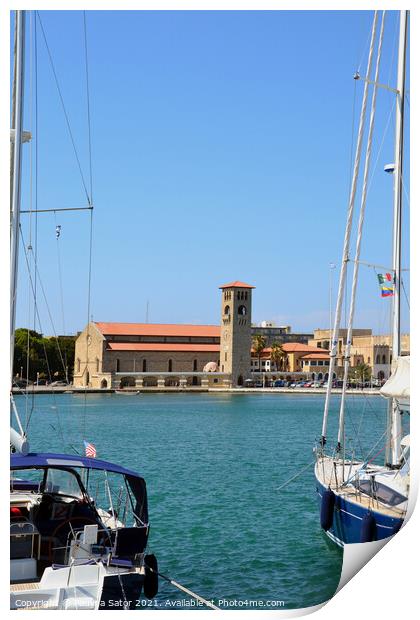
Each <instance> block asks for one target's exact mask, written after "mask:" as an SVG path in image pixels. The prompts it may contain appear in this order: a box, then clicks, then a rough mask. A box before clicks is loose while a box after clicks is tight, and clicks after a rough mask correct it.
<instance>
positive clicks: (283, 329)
mask: <svg viewBox="0 0 420 620" xmlns="http://www.w3.org/2000/svg"><path fill="white" fill-rule="evenodd" d="M251 333H252V337H254V336H262V337H263V338H264V339H265V342H266V345H267V347H271V346H272V345H273V344H274V343H275V342H276V343H278V344H284V343H286V342H301V343H302V344H308V342H309V340H311V339H312V338H313V337H314V335H313V333H305V334H302V333H300V334H296V333H294V332H292V330H291V327H290V325H283V326H277V325H275V323H273V322H271V321H262V322H261V323H260V325H252V327H251Z"/></svg>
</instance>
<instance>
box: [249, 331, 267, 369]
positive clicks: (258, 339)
mask: <svg viewBox="0 0 420 620" xmlns="http://www.w3.org/2000/svg"><path fill="white" fill-rule="evenodd" d="M266 344H267V341H266V339H265V338H264V336H261V335H260V334H257V335H256V336H254V337H253V338H252V348H253V349H254V353H256V355H257V357H258V372H261V353H262V352H263V351H264V349H265V345H266Z"/></svg>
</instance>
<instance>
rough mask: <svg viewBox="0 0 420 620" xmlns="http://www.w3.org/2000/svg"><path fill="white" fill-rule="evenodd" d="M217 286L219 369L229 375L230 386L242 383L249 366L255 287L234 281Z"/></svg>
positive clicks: (247, 373) (248, 371)
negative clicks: (220, 311)
mask: <svg viewBox="0 0 420 620" xmlns="http://www.w3.org/2000/svg"><path fill="white" fill-rule="evenodd" d="M220 288H221V290H222V319H221V330H220V371H221V372H228V373H230V374H231V375H232V386H237V385H243V383H244V381H245V379H247V377H248V376H249V374H250V369H251V346H252V341H251V307H252V304H251V302H252V289H253V288H255V287H254V286H251V285H250V284H245V282H239V281H235V282H231V283H230V284H224V285H223V286H221V287H220Z"/></svg>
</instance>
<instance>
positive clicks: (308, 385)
mask: <svg viewBox="0 0 420 620" xmlns="http://www.w3.org/2000/svg"><path fill="white" fill-rule="evenodd" d="M303 387H306V388H309V387H312V381H307V382H306V383H304V384H303Z"/></svg>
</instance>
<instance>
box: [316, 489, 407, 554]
mask: <svg viewBox="0 0 420 620" xmlns="http://www.w3.org/2000/svg"><path fill="white" fill-rule="evenodd" d="M326 490H327V487H326V486H325V485H323V484H322V483H321V482H320V481H319V480H316V493H317V497H318V501H319V510H321V501H322V495H323V493H324V491H326ZM334 495H335V502H334V513H333V519H332V525H331V527H330V528H329V529H328V530H326V532H325V533H326V534H327V536H328V537H329V538H330V539H331V540H333V541H334V542H335V543H336V544H337V545H339V546H340V547H342V546H343V545H344V544H352V543H360V542H364V539H363V524H364V522H366V518H367V517H366V515H368V514H369V513H370V514H371V515H372V517H373V518H374V520H375V527H374V530H373V537H372V540H383V539H385V538H389V537H390V536H393V535H394V534H395V533H396V532H397V531H398V530H399V528H400V527H401V525H402V523H403V519H401V518H395V517H391V516H389V515H386V514H383V513H381V512H379V511H377V510H374V509H370V510H368V509H367V508H366V507H365V506H362V505H360V504H356V503H355V502H350V501H348V500H347V499H345V498H344V497H343V496H341V495H338V494H336V493H335V494H334ZM364 518H365V521H364V520H363V519H364Z"/></svg>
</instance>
